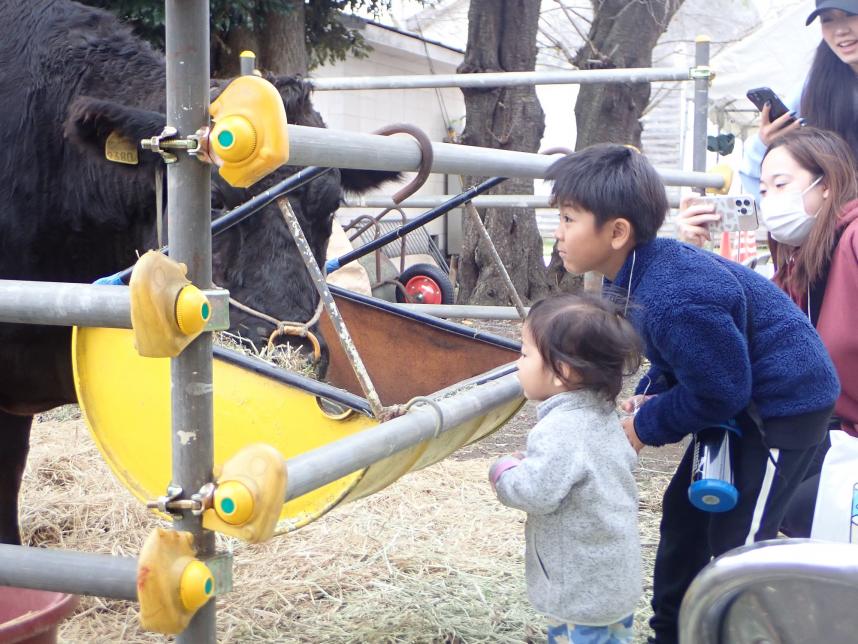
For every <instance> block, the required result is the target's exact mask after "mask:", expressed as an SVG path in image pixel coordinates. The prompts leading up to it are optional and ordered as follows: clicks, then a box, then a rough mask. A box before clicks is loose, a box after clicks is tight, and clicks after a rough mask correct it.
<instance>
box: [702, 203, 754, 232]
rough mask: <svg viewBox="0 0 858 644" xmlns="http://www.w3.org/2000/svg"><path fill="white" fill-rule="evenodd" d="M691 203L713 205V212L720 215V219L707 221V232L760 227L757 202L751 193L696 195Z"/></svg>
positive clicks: (734, 230)
mask: <svg viewBox="0 0 858 644" xmlns="http://www.w3.org/2000/svg"><path fill="white" fill-rule="evenodd" d="M692 203H711V204H714V205H715V213H716V214H719V215H721V219H720V220H719V221H713V222H710V223H709V232H710V233H712V234H714V233H720V232H725V231H726V232H731V233H732V232H736V231H737V230H756V229H757V228H759V227H760V222H759V220H758V219H757V204H756V202H755V201H754V197H753V196H752V195H705V196H702V197H697V198H696V199H694V200H693V201H692Z"/></svg>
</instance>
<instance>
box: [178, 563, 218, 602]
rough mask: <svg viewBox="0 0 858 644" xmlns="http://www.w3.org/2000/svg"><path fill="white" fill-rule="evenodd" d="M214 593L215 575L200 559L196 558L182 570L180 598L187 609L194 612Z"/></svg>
mask: <svg viewBox="0 0 858 644" xmlns="http://www.w3.org/2000/svg"><path fill="white" fill-rule="evenodd" d="M212 595H214V575H212V571H211V570H209V567H208V566H206V565H205V564H204V563H203V562H202V561H200V560H199V559H194V560H193V561H192V562H190V563H189V564H188V565H187V566H185V569H184V570H183V571H182V576H181V577H180V579H179V598H180V599H181V600H182V606H184V607H185V610H187V611H190V612H192V613H194V612H196V611H197V610H199V609H200V608H202V607H203V606H205V605H206V602H207V601H208V600H209V599H211V597H212Z"/></svg>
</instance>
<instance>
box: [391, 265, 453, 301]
mask: <svg viewBox="0 0 858 644" xmlns="http://www.w3.org/2000/svg"><path fill="white" fill-rule="evenodd" d="M398 281H399V282H400V283H401V284H402V286H403V287H405V292H404V293H403V291H402V289H399V288H398V289H396V301H397V302H413V303H415V304H452V303H453V301H454V300H455V297H456V296H455V293H454V291H453V283H452V282H451V281H450V278H449V277H447V274H446V273H445V272H444V271H442V270H441V269H440V268H438V267H437V266H433V265H432V264H415V265H414V266H409V267H408V268H406V269H405V270H404V271H402V273H401V274H400V275H399V278H398ZM406 296H407V299H406Z"/></svg>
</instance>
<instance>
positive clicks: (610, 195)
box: [545, 143, 668, 242]
mask: <svg viewBox="0 0 858 644" xmlns="http://www.w3.org/2000/svg"><path fill="white" fill-rule="evenodd" d="M545 178H546V179H548V180H549V181H553V182H554V188H553V189H552V191H551V198H552V202H553V204H554V205H555V206H557V207H558V208H560V207H562V206H563V205H564V204H569V205H571V206H573V207H575V208H580V209H582V210H586V211H588V212H591V213H593V216H594V217H595V218H596V227H597V228H601V227H602V226H603V225H604V224H605V222H607V221H608V220H609V219H614V218H617V217H622V218H623V219H628V220H629V221H630V222H631V224H632V227H633V228H634V231H635V241H638V242H647V241H650V240H651V239H654V238H655V236H656V234H657V233H658V229H659V228H661V225H662V224H663V223H664V217H665V215H666V214H667V208H668V203H667V194H666V193H665V191H664V182H663V181H662V179H661V177H660V176H659V174H658V172H656V170H655V168H653V167H652V164H651V163H650V162H649V161H647V158H646V157H645V156H644V155H642V154H641V153H640V152H636V151H635V150H633V149H631V148H628V147H626V146H624V145H615V144H610V143H602V144H599V145H594V146H592V147H589V148H585V149H584V150H581V151H580V152H575V153H573V154H569V155H567V156H565V157H563V158H562V159H559V160H558V161H555V162H554V163H552V164H551V166H550V167H549V168H548V171H547V173H546V175H545Z"/></svg>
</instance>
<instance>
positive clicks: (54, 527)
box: [21, 322, 681, 644]
mask: <svg viewBox="0 0 858 644" xmlns="http://www.w3.org/2000/svg"><path fill="white" fill-rule="evenodd" d="M477 324H478V325H479V326H480V327H481V328H483V329H486V330H489V331H491V332H493V333H497V334H499V335H504V336H506V337H517V334H518V324H517V323H510V322H498V323H485V322H479V323H477ZM629 386H631V383H630V384H629ZM534 409H535V405H533V404H532V403H528V404H527V405H525V407H524V408H523V409H522V411H521V412H520V413H519V414H518V415H517V416H516V417H514V418H513V419H512V420H511V421H510V422H508V423H507V424H506V425H505V426H504V427H503V428H501V429H500V430H499V431H498V432H496V433H495V434H493V435H492V436H490V437H488V438H486V439H484V440H483V441H481V442H480V443H477V444H475V445H472V446H469V447H467V448H464V449H462V450H460V451H459V452H457V453H456V454H455V455H454V456H453V457H451V458H450V459H447V460H446V461H444V462H442V463H439V464H437V465H434V466H432V467H429V468H427V469H425V470H422V471H420V472H417V473H413V474H410V475H407V476H406V477H404V478H403V479H401V480H400V481H398V482H397V483H395V484H394V485H392V486H391V487H389V488H387V489H385V490H383V491H382V492H380V493H377V494H375V495H373V496H372V497H370V498H368V499H364V500H361V501H357V502H355V503H352V504H349V505H347V506H344V507H342V508H337V509H335V510H334V511H333V512H331V513H330V514H328V515H326V516H325V517H322V518H321V519H320V520H318V521H316V522H315V523H313V524H311V525H310V526H308V527H306V528H303V529H301V530H299V531H297V532H295V533H292V534H290V535H286V536H284V537H279V538H277V539H275V540H273V541H272V542H269V543H268V544H262V545H259V546H248V545H246V544H242V543H240V542H236V541H232V540H228V539H227V540H221V545H220V547H221V548H222V549H227V550H229V551H231V552H232V553H233V555H234V560H235V568H234V576H235V589H234V591H233V593H231V594H229V595H226V596H225V597H224V598H219V600H218V604H219V608H218V639H219V641H221V642H334V643H339V642H344V643H345V642H348V643H352V642H353V643H358V642H385V643H386V642H427V643H428V642H432V643H435V642H438V643H442V642H443V643H450V644H454V643H455V644H458V643H465V642H487V643H488V642H509V643H510V644H513V643H517V642H542V641H544V635H543V633H544V630H543V628H544V627H543V623H542V620H541V618H540V616H538V615H537V614H535V613H534V611H533V609H532V608H531V607H530V605H529V603H528V602H527V599H526V594H525V588H524V564H523V551H524V530H523V521H524V515H523V514H522V513H520V512H517V511H514V510H510V509H508V508H504V507H503V506H501V505H500V504H499V503H498V502H497V501H496V499H495V498H494V496H493V494H492V493H491V489H490V487H489V486H488V484H487V482H486V473H487V470H488V467H489V465H490V464H491V462H492V461H493V459H494V458H496V457H497V456H499V455H501V454H506V453H509V452H511V451H515V450H518V449H521V448H522V447H523V446H524V443H525V438H526V435H527V432H528V431H529V429H530V428H531V427H532V426H533V424H534V422H535V418H534ZM680 454H681V447H677V446H672V447H669V448H663V449H651V450H650V449H648V450H644V452H643V454H642V455H641V460H640V467H639V471H638V475H637V478H638V483H639V486H640V533H641V542H642V544H643V554H644V563H645V575H646V578H645V595H644V597H643V598H642V599H641V602H640V604H639V606H638V610H637V614H636V626H637V638H636V641H637V642H645V640H646V635H647V629H646V619H647V618H648V616H649V614H650V612H649V608H648V601H649V596H650V594H651V566H652V562H653V558H654V555H655V548H656V545H657V541H658V520H659V515H660V511H659V506H660V499H661V494H662V492H663V489H664V487H665V485H666V484H667V482H668V480H669V478H670V475H671V473H672V471H673V468H674V466H675V464H676V462H677V460H678V457H679V455H680ZM21 523H22V529H23V534H24V538H25V541H26V542H28V543H29V544H30V545H38V546H47V547H61V548H69V549H73V550H81V551H89V552H102V553H110V554H118V555H125V556H135V555H136V553H137V552H138V551H139V547H140V544H141V543H142V540H143V539H144V538H145V536H146V534H147V533H148V531H149V530H151V529H152V527H154V526H156V525H163V524H162V522H160V521H159V520H158V519H157V518H155V517H153V516H152V515H150V514H148V513H147V512H146V511H145V509H144V508H143V507H142V505H141V504H140V503H139V502H137V501H136V500H134V499H133V498H131V496H130V494H128V493H127V491H125V490H124V488H121V487H120V486H119V484H118V483H117V482H116V480H115V479H114V478H113V476H112V475H111V474H110V473H109V471H108V469H107V467H106V466H105V464H104V462H103V461H102V460H101V458H100V457H99V455H98V452H97V450H96V449H95V447H94V445H93V443H92V440H91V438H90V437H89V435H88V430H87V429H86V427H85V425H84V423H83V421H82V419H80V417H79V411H78V410H77V409H76V407H67V408H62V409H60V410H56V411H54V412H50V413H48V414H45V415H42V416H41V417H40V418H38V419H37V423H36V424H35V426H34V430H33V438H32V449H31V456H30V460H29V464H28V469H27V472H26V474H25V481H24V493H23V496H22V511H21ZM136 615H137V613H136V605H134V604H129V603H126V602H120V601H113V600H103V599H98V598H88V597H85V598H82V600H81V605H80V607H79V608H78V610H77V612H76V613H75V615H74V616H73V617H72V618H70V619H69V620H67V621H66V622H65V623H64V624H63V625H62V627H61V629H60V640H61V641H63V642H70V643H71V642H74V643H77V642H81V643H82V642H120V641H121V642H157V641H165V640H164V638H163V637H160V636H156V635H153V634H150V633H145V632H143V631H141V630H140V629H139V628H138V626H137V624H136ZM167 641H169V638H168V640H167Z"/></svg>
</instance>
